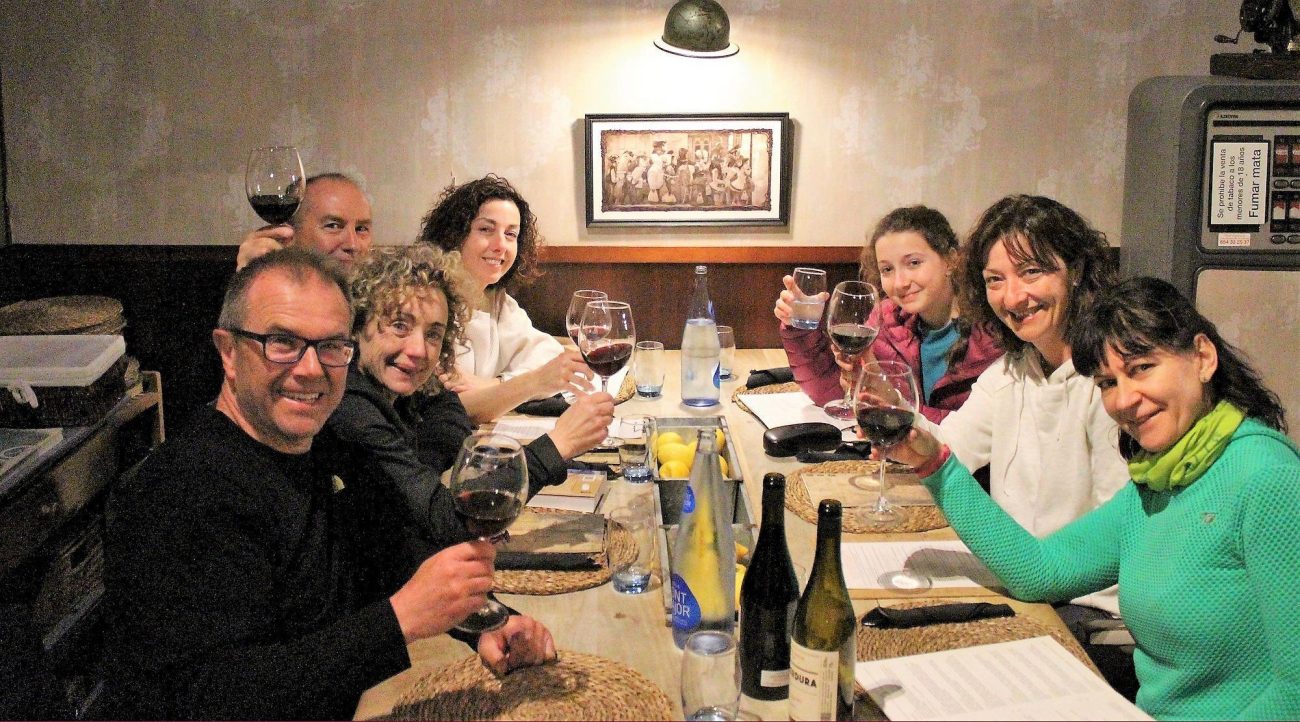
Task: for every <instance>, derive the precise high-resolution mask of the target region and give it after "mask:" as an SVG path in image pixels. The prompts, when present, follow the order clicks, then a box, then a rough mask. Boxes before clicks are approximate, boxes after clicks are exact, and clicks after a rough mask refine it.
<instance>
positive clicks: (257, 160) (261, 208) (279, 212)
mask: <svg viewBox="0 0 1300 722" xmlns="http://www.w3.org/2000/svg"><path fill="white" fill-rule="evenodd" d="M244 190H245V192H247V193H248V202H249V203H250V204H252V206H253V210H254V211H255V212H256V213H257V215H259V216H261V217H262V220H264V221H266V222H267V223H270V224H271V225H273V226H278V225H281V224H284V223H288V222H289V219H290V218H293V214H294V213H295V212H296V211H297V210H298V204H299V203H301V202H302V196H303V194H304V193H306V192H307V177H306V174H305V173H303V170H302V158H301V157H299V155H298V149H297V148H295V147H293V146H291V145H274V146H268V147H266V148H258V149H256V150H254V151H253V152H252V153H250V154H249V155H248V168H247V169H246V170H245V172H244Z"/></svg>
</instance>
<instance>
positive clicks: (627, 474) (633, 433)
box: [617, 415, 654, 481]
mask: <svg viewBox="0 0 1300 722" xmlns="http://www.w3.org/2000/svg"><path fill="white" fill-rule="evenodd" d="M653 424H654V419H652V418H651V417H649V416H639V415H638V416H624V417H622V418H620V419H619V420H618V427H617V428H618V439H619V443H618V463H619V465H620V466H621V467H622V468H623V478H624V479H627V480H628V481H646V480H648V479H649V478H650V467H649V466H648V464H647V462H648V460H649V448H650V447H649V443H650V436H651V434H652V433H653V431H652V429H651V426H652V425H653Z"/></svg>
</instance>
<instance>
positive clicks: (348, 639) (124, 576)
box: [105, 249, 555, 719]
mask: <svg viewBox="0 0 1300 722" xmlns="http://www.w3.org/2000/svg"><path fill="white" fill-rule="evenodd" d="M345 291H346V280H345V278H344V276H343V275H342V273H341V272H340V270H339V269H338V268H337V265H336V264H334V263H333V262H331V261H328V260H327V259H325V258H323V257H321V256H320V255H319V254H316V253H313V252H308V251H304V250H301V249H286V250H282V251H276V252H273V253H269V254H266V255H263V256H261V257H259V258H257V259H255V260H253V261H252V262H251V263H250V264H249V265H248V266H246V267H245V268H244V269H242V270H241V271H239V272H238V273H236V274H235V276H234V278H232V279H231V282H230V285H229V287H228V289H227V293H226V298H225V301H224V302H223V304H222V310H221V316H220V320H219V324H218V325H219V327H218V328H217V329H215V330H214V331H213V332H212V337H213V341H214V342H215V344H216V346H217V350H218V351H219V352H220V355H221V362H222V368H223V372H224V375H223V382H222V386H221V391H220V393H219V395H218V397H217V400H216V403H215V404H214V405H213V406H209V407H206V408H205V409H203V410H202V411H200V412H199V413H198V414H197V415H196V418H195V420H194V421H193V422H192V424H191V426H190V427H189V428H187V429H186V430H185V431H183V432H182V433H180V434H177V435H175V436H173V437H172V438H170V439H168V440H167V442H166V443H164V444H163V445H162V446H161V447H159V448H158V449H157V450H156V451H155V452H154V453H153V454H152V455H151V456H150V457H149V458H148V459H147V460H146V461H145V462H144V464H143V465H142V467H141V468H140V470H139V472H138V473H137V474H136V475H135V477H134V478H133V479H130V480H128V481H126V482H125V483H123V484H121V485H119V486H118V487H117V488H115V489H114V491H113V494H112V496H111V498H110V501H109V508H108V513H107V514H106V516H107V519H108V528H107V534H106V537H105V586H106V605H105V608H106V621H107V632H106V635H107V636H106V645H105V646H106V652H107V655H106V661H107V676H108V684H109V689H108V691H109V699H110V702H109V704H110V707H109V709H110V710H111V711H110V715H111V716H115V717H119V718H154V717H157V718H176V719H179V718H191V719H195V718H197V719H205V718H206V719H218V718H243V719H272V718H290V719H312V718H333V719H344V718H349V717H351V716H352V714H353V711H354V709H355V706H356V703H357V700H358V699H359V698H360V696H361V693H362V692H364V691H365V690H366V689H368V688H369V687H371V686H373V685H375V684H376V683H378V682H380V681H382V680H384V679H386V678H388V677H390V676H392V675H393V674H396V673H398V672H400V671H402V670H404V669H406V668H407V667H408V666H409V665H410V659H409V658H408V656H407V652H406V645H407V644H408V643H409V642H412V641H414V640H416V639H422V638H425V637H431V636H435V635H438V634H442V633H443V632H447V631H448V630H450V629H451V628H452V627H453V626H454V625H455V624H457V623H459V622H460V621H461V620H462V619H464V618H465V617H466V616H468V615H469V614H470V613H471V612H473V611H475V610H477V609H478V608H479V607H481V606H482V605H483V603H484V602H485V600H486V598H487V593H488V591H489V590H490V589H491V586H492V566H493V560H494V557H495V551H494V550H493V547H492V546H491V544H489V543H487V542H483V541H472V542H466V543H463V544H457V545H455V546H451V547H447V548H446V549H443V550H442V551H440V552H438V553H436V554H433V555H432V556H429V557H428V558H424V559H422V558H419V556H418V555H417V553H416V552H415V550H416V549H420V548H427V547H422V545H420V544H411V545H405V546H403V545H402V544H393V543H391V542H392V541H393V535H397V534H405V533H407V531H406V530H407V529H408V528H409V527H408V525H406V524H404V523H403V519H404V516H403V514H405V510H404V509H399V508H394V507H393V505H388V506H387V507H385V506H384V505H383V504H379V503H376V501H375V499H376V497H375V496H374V489H370V488H367V481H366V479H367V477H366V475H364V474H363V473H361V472H360V468H359V462H360V460H361V458H362V457H361V456H360V455H359V454H358V453H357V450H356V449H354V447H353V446H352V445H351V444H349V443H348V442H346V441H345V440H341V439H338V438H337V437H334V436H333V435H332V434H331V433H330V432H329V431H328V429H323V427H324V424H325V421H326V419H327V418H329V416H330V414H331V413H332V412H333V411H334V409H335V407H336V406H337V405H338V403H339V400H340V399H341V398H342V396H343V390H344V383H345V380H346V376H347V367H348V364H349V362H350V361H351V360H352V356H353V354H354V352H355V344H354V342H353V341H352V339H351V337H350V332H351V328H352V310H351V307H350V305H349V302H348V296H347V294H346V292H345ZM385 515H387V516H385ZM376 548H384V549H400V548H405V549H408V550H410V551H409V552H408V553H407V554H405V556H406V557H407V558H384V559H380V558H378V557H377V555H375V554H373V553H368V552H371V551H372V550H373V549H376ZM466 641H471V640H466ZM477 644H478V651H479V654H480V655H481V656H482V657H483V660H484V662H485V663H486V664H487V665H489V666H490V667H493V668H494V669H497V670H498V671H499V672H501V673H504V672H505V671H508V670H509V669H511V668H514V667H519V666H524V665H531V664H539V663H542V662H545V661H547V660H549V659H553V658H554V657H555V646H554V642H553V641H552V640H551V636H550V633H549V632H547V630H546V628H545V627H543V626H542V625H541V624H539V623H538V622H537V621H535V620H533V619H529V618H527V617H522V616H518V615H513V616H511V617H510V621H509V622H508V623H507V624H506V626H505V627H503V628H501V629H499V630H496V631H493V632H487V633H485V634H483V635H481V636H480V637H479V638H478V639H477Z"/></svg>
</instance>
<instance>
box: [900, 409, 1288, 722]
mask: <svg viewBox="0 0 1300 722" xmlns="http://www.w3.org/2000/svg"><path fill="white" fill-rule="evenodd" d="M923 481H924V483H925V485H926V486H927V487H928V488H929V489H930V491H931V492H932V493H933V494H934V498H935V501H936V502H937V503H938V504H939V506H940V507H941V508H942V509H943V512H944V514H945V515H946V516H947V517H948V520H949V522H950V523H951V524H952V527H953V529H954V530H955V531H956V532H957V534H958V536H960V537H961V539H962V541H963V542H965V543H966V545H967V546H968V547H970V549H971V551H973V552H974V553H975V555H976V556H978V557H979V558H980V559H981V560H982V561H983V562H984V563H985V564H986V565H988V567H989V568H990V569H991V570H992V571H993V572H994V573H995V574H997V576H998V577H999V578H1000V579H1001V580H1002V581H1003V583H1004V584H1006V586H1007V589H1008V590H1010V592H1011V594H1012V595H1013V596H1015V597H1016V598H1018V599H1023V600H1027V601H1039V600H1047V601H1055V600H1061V599H1070V598H1072V597H1077V596H1079V595H1081V594H1084V593H1087V592H1093V591H1097V590H1098V589H1104V588H1106V587H1108V586H1110V585H1112V584H1115V583H1116V582H1118V583H1119V603H1120V612H1121V613H1122V614H1123V616H1124V620H1125V622H1126V623H1127V625H1128V628H1129V630H1130V631H1131V632H1132V633H1133V639H1134V641H1135V642H1136V649H1135V650H1134V654H1133V662H1134V665H1135V667H1136V670H1137V677H1138V682H1139V683H1140V689H1139V690H1138V695H1137V705H1138V707H1140V708H1142V709H1143V710H1144V711H1146V712H1147V713H1148V714H1150V715H1152V716H1153V717H1156V718H1158V719H1300V620H1297V615H1298V614H1300V450H1297V448H1296V446H1295V444H1293V443H1292V442H1291V441H1290V440H1289V439H1287V438H1286V437H1285V436H1283V435H1282V434H1280V433H1278V432H1276V431H1274V430H1272V429H1269V428H1267V427H1265V426H1264V425H1263V424H1260V423H1259V422H1257V421H1255V420H1253V419H1246V420H1245V421H1243V422H1242V424H1241V426H1239V427H1238V428H1237V431H1236V432H1235V433H1234V434H1233V436H1232V439H1231V441H1230V442H1229V443H1228V446H1227V447H1226V448H1225V450H1224V452H1223V455H1222V456H1220V457H1219V459H1218V460H1217V461H1216V462H1215V463H1214V465H1213V466H1211V467H1210V469H1209V470H1208V471H1207V472H1206V473H1205V475H1204V476H1202V477H1201V478H1199V479H1197V480H1196V481H1195V482H1193V483H1192V484H1191V485H1189V486H1186V487H1183V488H1180V489H1173V490H1170V491H1163V492H1157V491H1152V490H1151V489H1150V488H1148V487H1146V486H1142V485H1138V484H1134V483H1132V482H1130V483H1129V484H1128V486H1126V487H1124V488H1123V489H1121V490H1120V491H1119V492H1118V493H1117V494H1115V496H1114V497H1112V498H1111V499H1110V501H1108V502H1106V503H1105V504H1103V505H1101V506H1099V507H1097V508H1096V509H1094V510H1093V511H1091V512H1089V513H1088V514H1086V515H1084V516H1082V517H1080V518H1079V519H1077V520H1075V521H1074V522H1072V523H1070V524H1068V525H1067V526H1065V527H1062V528H1061V529H1059V530H1057V531H1056V532H1055V533H1053V534H1051V535H1049V536H1047V537H1045V538H1043V539H1037V538H1035V537H1034V536H1033V535H1031V534H1029V533H1028V532H1026V531H1025V530H1024V529H1023V528H1021V527H1020V525H1018V524H1017V523H1016V522H1015V521H1014V520H1013V519H1012V518H1011V517H1010V516H1008V515H1007V514H1006V512H1004V511H1002V509H1001V508H1000V507H998V506H997V504H995V503H994V502H993V501H992V500H991V499H990V498H989V496H988V494H986V493H985V492H984V491H983V490H982V489H981V488H980V487H979V485H978V484H977V483H976V482H975V480H974V479H972V478H971V476H970V474H969V473H968V472H967V471H966V469H965V467H963V466H962V465H961V463H960V462H958V460H957V459H956V458H950V459H948V461H947V462H946V463H945V464H944V465H943V466H942V467H940V469H939V470H938V471H937V472H935V473H934V474H933V475H931V476H929V477H927V478H926V479H924V480H923Z"/></svg>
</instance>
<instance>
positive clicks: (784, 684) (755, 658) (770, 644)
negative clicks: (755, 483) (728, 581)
mask: <svg viewBox="0 0 1300 722" xmlns="http://www.w3.org/2000/svg"><path fill="white" fill-rule="evenodd" d="M798 603H799V579H798V577H796V576H795V574H794V565H793V564H791V563H790V549H789V547H787V546H786V542H785V477H784V476H782V475H781V474H776V473H771V474H766V475H764V476H763V525H762V526H761V527H760V528H759V530H758V543H757V544H755V545H754V558H753V561H752V562H751V563H750V565H749V571H747V572H746V573H745V581H744V583H743V584H741V585H740V648H739V654H740V693H741V694H742V695H743V698H742V700H741V703H742V708H744V709H749V708H750V707H757V706H761V705H750V704H749V703H750V702H751V701H754V702H770V701H774V700H784V699H785V698H786V697H787V696H789V693H790V631H791V628H792V627H793V625H794V612H795V607H796V605H798Z"/></svg>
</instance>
